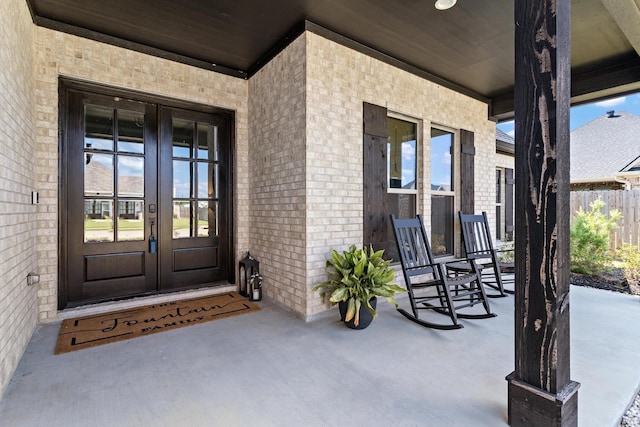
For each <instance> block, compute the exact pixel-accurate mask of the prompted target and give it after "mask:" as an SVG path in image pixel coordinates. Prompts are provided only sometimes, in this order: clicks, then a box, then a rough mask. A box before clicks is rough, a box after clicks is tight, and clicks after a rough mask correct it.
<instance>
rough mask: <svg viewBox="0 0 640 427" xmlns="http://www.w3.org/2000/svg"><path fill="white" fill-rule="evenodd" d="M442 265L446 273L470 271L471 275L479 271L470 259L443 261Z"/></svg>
mask: <svg viewBox="0 0 640 427" xmlns="http://www.w3.org/2000/svg"><path fill="white" fill-rule="evenodd" d="M442 264H443V266H444V268H445V270H446V271H454V272H460V271H467V272H468V271H471V272H473V273H478V272H479V271H480V269H479V268H478V264H477V263H476V261H475V260H474V259H470V258H459V259H456V260H454V261H443V262H442Z"/></svg>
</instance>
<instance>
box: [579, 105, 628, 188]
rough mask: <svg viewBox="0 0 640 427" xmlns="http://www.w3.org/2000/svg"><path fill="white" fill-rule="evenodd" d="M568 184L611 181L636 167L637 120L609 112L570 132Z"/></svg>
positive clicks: (625, 114) (622, 113)
mask: <svg viewBox="0 0 640 427" xmlns="http://www.w3.org/2000/svg"><path fill="white" fill-rule="evenodd" d="M570 149H571V157H570V158H571V168H570V170H571V182H572V183H578V182H592V181H596V180H599V181H614V180H615V175H616V174H617V173H618V172H622V171H628V170H631V169H633V168H634V167H636V168H637V167H638V161H639V159H638V157H639V156H640V117H638V116H635V115H633V114H631V113H626V112H619V113H618V112H613V111H609V112H607V114H606V115H604V116H601V117H598V118H597V119H595V120H593V121H591V122H589V123H587V124H585V125H583V126H581V127H579V128H577V129H575V130H573V131H572V132H571V144H570Z"/></svg>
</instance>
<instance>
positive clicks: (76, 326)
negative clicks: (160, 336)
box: [55, 292, 260, 354]
mask: <svg viewBox="0 0 640 427" xmlns="http://www.w3.org/2000/svg"><path fill="white" fill-rule="evenodd" d="M256 310H260V307H258V306H257V305H255V304H253V303H251V302H249V301H248V300H247V299H246V298H243V297H242V296H241V295H240V294H239V293H237V292H227V293H224V294H218V295H210V296H206V297H201V298H192V299H185V300H180V301H171V302H164V303H161V304H153V305H147V306H144V307H136V308H131V309H126V310H118V311H112V312H109V313H102V314H95V315H91V316H83V317H77V318H75V319H67V320H65V321H63V322H62V326H60V334H59V335H58V343H57V344H56V349H55V354H61V353H68V352H70V351H75V350H80V349H83V348H89V347H95V346H97V345H102V344H108V343H112V342H116V341H121V340H126V339H130V338H136V337H140V336H144V335H149V334H154V333H156V332H162V331H167V330H170V329H176V328H181V327H183V326H190V325H197V324H199V323H204V322H209V321H212V320H218V319H223V318H225V317H231V316H237V315H240V314H244V313H250V312H252V311H256Z"/></svg>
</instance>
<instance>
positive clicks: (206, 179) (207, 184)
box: [198, 163, 214, 199]
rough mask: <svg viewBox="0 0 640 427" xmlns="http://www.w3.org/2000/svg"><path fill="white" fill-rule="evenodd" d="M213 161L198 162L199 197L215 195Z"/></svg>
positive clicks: (204, 197)
mask: <svg viewBox="0 0 640 427" xmlns="http://www.w3.org/2000/svg"><path fill="white" fill-rule="evenodd" d="M213 168H214V164H213V163H198V198H200V199H206V198H208V197H213V194H212V193H213V181H212V179H211V175H212V174H211V172H212V171H213Z"/></svg>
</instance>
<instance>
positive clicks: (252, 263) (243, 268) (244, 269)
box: [238, 252, 262, 297]
mask: <svg viewBox="0 0 640 427" xmlns="http://www.w3.org/2000/svg"><path fill="white" fill-rule="evenodd" d="M259 273H260V263H259V262H258V260H257V259H255V258H254V257H252V256H251V254H250V253H249V252H247V256H246V257H244V258H243V259H241V260H240V263H239V265H238V292H240V295H242V296H243V297H251V294H250V290H249V278H250V277H251V276H253V275H254V274H259ZM261 292H262V291H261Z"/></svg>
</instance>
